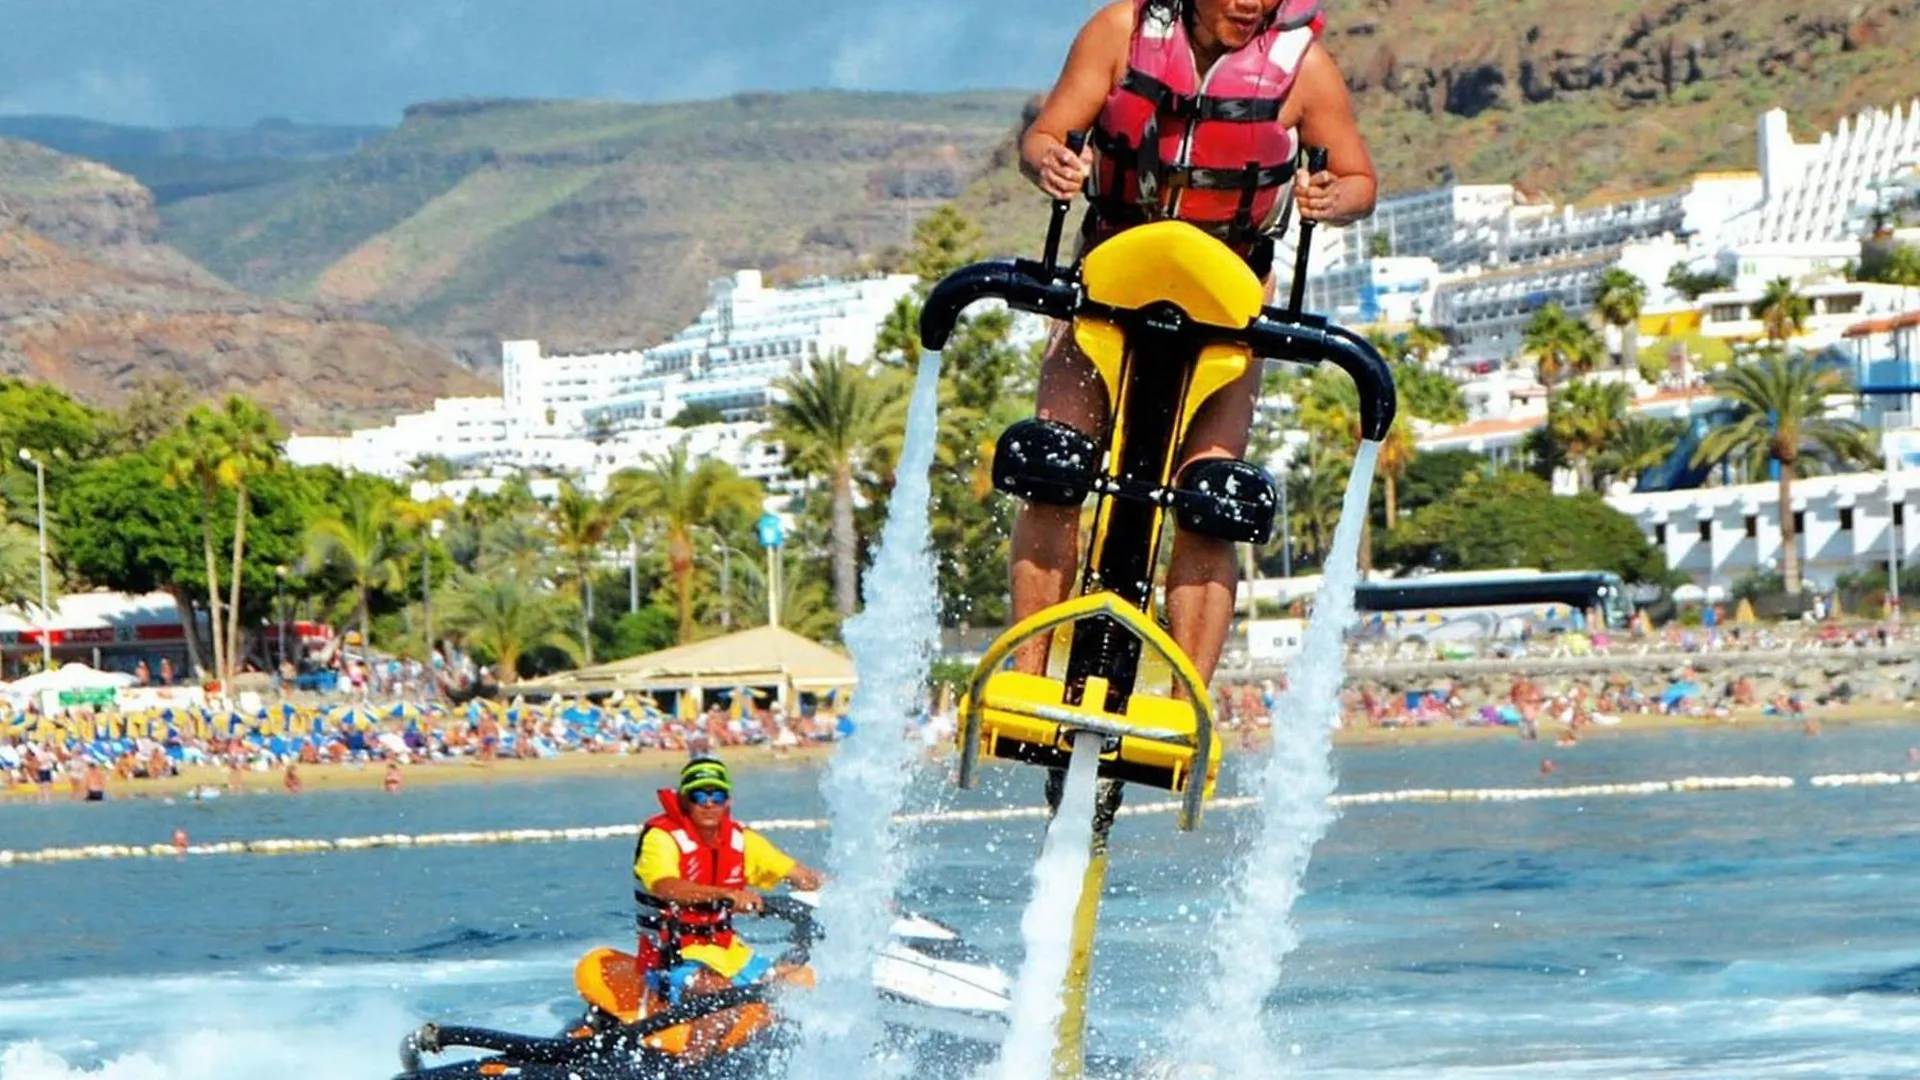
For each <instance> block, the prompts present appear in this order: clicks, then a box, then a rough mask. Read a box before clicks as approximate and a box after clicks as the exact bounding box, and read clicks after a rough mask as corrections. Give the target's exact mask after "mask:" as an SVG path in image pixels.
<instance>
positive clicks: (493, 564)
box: [474, 514, 553, 580]
mask: <svg viewBox="0 0 1920 1080" xmlns="http://www.w3.org/2000/svg"><path fill="white" fill-rule="evenodd" d="M552 548H553V534H552V533H550V532H548V531H547V530H546V528H545V527H544V526H543V525H542V524H541V522H540V519H539V518H538V517H536V516H534V515H532V514H526V515H515V516H513V517H506V518H501V519H500V520H498V521H491V522H488V523H486V524H485V525H484V526H482V527H481V529H480V543H479V554H478V555H477V557H476V558H475V560H474V561H475V565H476V566H477V567H478V568H480V569H482V570H486V571H489V572H491V571H499V572H502V573H509V574H516V575H519V576H520V577H524V578H527V579H528V580H536V579H538V578H542V577H545V576H546V574H547V572H548V570H549V569H551V563H552V560H553V551H552Z"/></svg>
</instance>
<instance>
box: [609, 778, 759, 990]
mask: <svg viewBox="0 0 1920 1080" xmlns="http://www.w3.org/2000/svg"><path fill="white" fill-rule="evenodd" d="M659 795H660V807H661V812H660V813H658V814H655V815H654V816H653V817H651V818H649V819H647V823H646V825H645V826H644V827H643V828H641V830H640V839H639V840H638V841H637V842H636V843H635V844H634V848H633V861H634V863H635V865H636V866H637V865H638V864H639V862H640V850H641V848H642V847H643V846H644V845H645V844H646V842H647V834H648V833H651V832H653V831H654V830H656V829H657V830H659V831H661V832H664V833H666V834H667V835H668V836H670V837H672V838H673V842H674V845H675V846H676V847H678V848H679V849H680V878H681V880H683V881H690V882H692V883H694V884H695V885H717V886H719V887H721V888H724V889H740V888H745V887H746V884H747V830H746V829H744V828H742V827H741V826H740V825H739V823H738V822H736V821H734V820H733V815H732V814H731V813H728V815H727V816H726V817H725V818H723V819H721V822H720V841H721V842H720V843H719V844H717V845H715V844H709V843H707V842H706V841H705V840H703V839H701V838H700V831H699V830H698V829H696V828H694V826H693V822H692V821H689V820H688V819H687V816H686V815H685V814H683V813H681V811H680V796H679V794H678V793H677V792H675V791H674V790H673V789H671V788H663V789H661V791H660V792H659ZM633 896H634V899H635V900H637V901H639V902H640V904H641V905H642V906H643V908H652V909H654V910H655V911H658V912H659V914H654V913H653V912H652V911H647V910H642V911H641V913H640V918H639V924H640V928H641V929H642V930H643V931H648V932H649V933H647V934H643V935H642V936H641V938H640V964H641V966H642V967H643V968H651V967H659V966H661V964H662V961H663V955H662V954H663V953H673V952H677V951H678V950H679V948H680V947H682V946H685V945H694V944H714V945H719V946H722V947H725V946H728V945H731V944H733V916H732V915H731V914H730V913H728V912H727V911H725V910H718V911H702V910H690V909H687V908H682V907H678V906H675V905H672V904H668V903H666V902H665V901H663V900H661V899H660V898H659V897H657V896H654V895H653V894H652V893H650V892H647V891H646V889H645V887H643V886H641V885H639V884H638V883H637V882H636V884H635V888H634V890H633Z"/></svg>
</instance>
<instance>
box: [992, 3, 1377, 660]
mask: <svg viewBox="0 0 1920 1080" xmlns="http://www.w3.org/2000/svg"><path fill="white" fill-rule="evenodd" d="M1324 25H1325V20H1324V16H1323V15H1322V14H1321V12H1320V3H1319V0H1119V2H1117V3H1111V4H1108V5H1106V6H1105V7H1103V8H1101V9H1100V10H1099V11H1098V12H1096V13H1095V14H1094V16H1093V17H1092V19H1090V20H1089V21H1088V22H1087V24H1086V26H1085V27H1084V28H1083V29H1082V30H1081V31H1080V34H1079V36H1078V37H1077V38H1076V39H1075V40H1074V42H1073V47H1072V49H1071V50H1070V51H1069V52H1068V54H1067V60H1066V65H1065V67H1064V68H1063V69H1062V71H1061V73H1060V78H1059V81H1058V82H1057V83H1056V84H1055V85H1054V87H1053V90H1052V91H1051V92H1050V93H1049V94H1048V95H1047V98H1046V102H1045V103H1044V104H1043V105H1042V106H1041V109H1040V112H1039V115H1037V116H1036V117H1035V118H1034V121H1033V124H1032V125H1031V126H1030V127H1029V128H1028V129H1027V132H1026V135H1025V136H1024V137H1023V139H1022V142H1021V166H1022V171H1023V172H1024V173H1025V174H1026V176H1027V178H1028V179H1030V180H1032V181H1033V182H1034V183H1035V184H1036V185H1038V186H1039V188H1040V189H1041V190H1042V191H1044V192H1046V193H1047V194H1048V195H1051V196H1053V197H1054V198H1056V199H1071V198H1073V197H1074V196H1075V195H1076V194H1079V193H1080V192H1081V191H1082V189H1083V188H1084V189H1085V190H1086V193H1087V196H1088V202H1089V209H1088V212H1087V217H1086V221H1085V224H1084V228H1083V230H1082V236H1081V245H1082V252H1081V253H1082V254H1084V253H1085V251H1086V250H1087V249H1088V248H1091V247H1092V246H1094V245H1096V244H1098V243H1100V242H1101V241H1103V240H1105V239H1107V238H1108V237H1110V236H1112V235H1114V234H1115V233H1116V232H1119V231H1120V230H1122V229H1125V228H1127V227H1129V226H1131V225H1135V224H1139V223H1141V222H1145V221H1151V220H1156V219H1162V218H1175V219H1178V220H1182V221H1186V222H1189V223H1191V224H1193V225H1196V226H1198V227H1200V228H1202V229H1204V230H1206V231H1208V232H1210V233H1212V234H1213V235H1215V236H1217V237H1219V238H1220V239H1221V240H1222V241H1224V242H1225V243H1226V244H1227V246H1228V247H1230V248H1232V249H1233V250H1234V251H1235V252H1237V253H1239V254H1240V255H1241V256H1242V257H1243V258H1245V259H1246V261H1247V263H1248V265H1249V266H1251V267H1252V268H1253V270H1254V272H1255V273H1256V274H1258V275H1260V276H1261V277H1262V278H1263V279H1265V282H1266V285H1267V288H1268V291H1269V294H1271V291H1272V288H1273V274H1272V270H1273V257H1274V244H1273V234H1274V232H1276V231H1278V230H1283V229H1284V228H1285V227H1286V217H1285V213H1286V206H1287V200H1286V199H1285V197H1284V195H1285V187H1286V186H1287V185H1288V184H1291V185H1292V188H1293V202H1294V203H1296V204H1297V205H1298V206H1299V208H1300V213H1301V216H1302V217H1305V218H1308V219H1311V220H1314V221H1319V222H1326V223H1328V224H1332V225H1347V224H1351V223H1352V222H1354V221H1357V220H1359V219H1361V218H1364V217H1366V216H1368V215H1369V214H1371V213H1373V207H1374V199H1375V194H1376V191H1375V189H1376V181H1375V177H1374V168H1373V160H1372V157H1371V155H1370V154H1369V153H1368V150H1367V144H1366V141H1365V139H1363V138H1362V137H1361V134H1360V131H1359V128H1358V126H1357V124H1356V123H1355V120H1354V115H1353V103H1352V101H1351V99H1350V98H1349V96H1348V93H1347V85H1346V82H1345V80H1344V79H1343V78H1342V76H1341V74H1340V69H1339V68H1338V67H1337V66H1336V65H1335V63H1334V60H1333V57H1332V56H1331V55H1329V54H1328V52H1327V50H1326V48H1325V47H1324V46H1323V45H1322V44H1321V43H1320V33H1321V31H1322V29H1323V27H1324ZM1089 130H1090V131H1091V137H1090V139H1089V144H1088V145H1087V146H1086V148H1085V149H1084V150H1083V151H1082V152H1080V153H1077V154H1076V153H1075V152H1073V151H1072V150H1070V149H1068V148H1067V145H1066V139H1067V136H1068V134H1069V133H1071V132H1079V131H1089ZM1303 145H1304V146H1311V147H1323V148H1325V149H1326V151H1327V168H1326V169H1325V171H1322V172H1318V173H1314V174H1312V175H1306V174H1305V172H1304V171H1302V172H1301V173H1299V174H1296V173H1295V172H1294V164H1295V159H1296V157H1297V156H1298V150H1299V148H1300V147H1301V146H1303ZM1261 369H1262V365H1259V364H1254V365H1251V366H1250V367H1249V368H1248V369H1247V374H1246V375H1245V377H1243V378H1242V379H1241V380H1240V383H1239V384H1238V385H1236V386H1232V387H1229V388H1227V389H1226V390H1223V391H1221V392H1220V393H1219V394H1217V395H1215V396H1214V397H1213V398H1211V399H1210V400H1208V401H1207V402H1206V404H1205V405H1203V406H1202V407H1201V409H1200V411H1199V414H1198V415H1196V416H1195V417H1194V419H1193V423H1192V426H1191V427H1190V428H1189V429H1188V431H1187V437H1186V443H1185V445H1184V446H1182V447H1181V449H1180V454H1181V462H1180V468H1181V469H1182V470H1184V469H1186V468H1187V467H1188V466H1189V464H1190V463H1192V462H1194V461H1196V460H1200V459H1203V458H1216V457H1226V458H1241V457H1245V456H1246V451H1247V439H1248V434H1249V431H1250V429H1251V427H1252V423H1253V412H1254V400H1255V399H1256V398H1257V397H1258V396H1259V393H1260V376H1261ZM1039 382H1040V385H1039V392H1038V395H1037V398H1038V400H1037V401H1036V402H1035V406H1036V407H1035V414H1036V415H1037V416H1039V417H1041V418H1042V419H1049V420H1054V421H1057V422H1059V423H1063V424H1067V425H1069V426H1071V427H1073V428H1076V429H1078V430H1080V431H1081V432H1083V433H1085V434H1087V435H1090V436H1092V437H1093V438H1094V439H1095V440H1096V441H1099V440H1101V439H1102V435H1101V432H1102V431H1103V430H1104V428H1105V427H1106V424H1107V421H1108V416H1107V410H1108V404H1107V395H1106V390H1105V387H1104V386H1103V385H1102V383H1101V381H1100V378H1099V376H1098V375H1097V374H1095V372H1094V370H1093V366H1092V365H1091V364H1090V363H1089V362H1088V361H1087V359H1086V357H1085V356H1083V355H1081V353H1080V350H1079V349H1078V348H1076V347H1075V346H1074V344H1073V336H1072V334H1070V333H1066V332H1065V331H1064V328H1061V329H1057V330H1056V332H1055V334H1054V337H1053V340H1052V342H1051V343H1050V345H1049V347H1048V349H1047V354H1046V358H1045V360H1044V361H1043V362H1042V365H1041V369H1040V380H1039ZM1016 514H1017V516H1016V518H1015V520H1014V526H1013V538H1012V549H1013V550H1012V568H1011V569H1012V575H1011V576H1012V586H1013V612H1012V615H1013V619H1014V621H1016V622H1017V621H1019V620H1021V619H1024V618H1026V617H1027V616H1029V615H1032V614H1034V613H1035V612H1037V611H1040V610H1041V609H1043V608H1046V607H1049V606H1051V605H1053V604H1057V603H1059V602H1061V601H1063V600H1065V599H1066V598H1067V595H1068V592H1069V590H1070V589H1071V588H1072V586H1073V579H1074V571H1075V567H1076V565H1077V564H1078V561H1079V558H1078V547H1079V526H1080V508H1079V507H1077V506H1051V505H1046V504H1044V503H1039V502H1022V503H1021V504H1020V506H1019V509H1018V510H1017V511H1016ZM1234 576H1235V574H1234V558H1233V545H1232V544H1231V543H1228V542H1227V541H1224V540H1218V539H1214V538H1212V537H1207V536H1202V535H1199V534H1197V533H1192V532H1188V531H1187V530H1185V529H1180V530H1177V531H1176V536H1175V539H1174V546H1173V558H1172V562H1171V564H1170V566H1169V569H1168V571H1167V579H1166V592H1167V602H1166V616H1167V620H1168V623H1169V629H1170V630H1171V632H1172V635H1173V638H1174V640H1175V641H1176V642H1178V643H1179V644H1180V647H1181V648H1182V649H1183V650H1185V652H1186V653H1187V655H1188V656H1189V657H1191V658H1192V660H1193V663H1194V666H1195V667H1196V668H1197V669H1199V673H1200V677H1201V680H1202V682H1203V683H1205V682H1206V681H1209V680H1211V679H1212V677H1213V670H1214V667H1215V665H1216V664H1217V663H1218V662H1219V659H1220V650H1221V647H1222V646H1223V645H1224V644H1225V642H1226V636H1227V631H1228V628H1229V626H1230V625H1231V623H1232V619H1233V598H1234ZM1048 647H1049V641H1048V639H1047V638H1046V637H1044V636H1043V637H1041V638H1037V639H1035V640H1034V641H1032V642H1029V643H1028V644H1027V645H1025V646H1023V647H1022V649H1021V651H1020V652H1019V653H1018V654H1016V656H1015V658H1014V666H1015V667H1016V668H1017V669H1019V670H1021V671H1025V672H1028V673H1031V674H1041V673H1043V672H1044V669H1045V665H1046V659H1047V654H1048Z"/></svg>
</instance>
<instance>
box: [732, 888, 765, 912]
mask: <svg viewBox="0 0 1920 1080" xmlns="http://www.w3.org/2000/svg"><path fill="white" fill-rule="evenodd" d="M727 903H729V904H732V905H733V910H735V911H737V912H739V913H740V914H742V915H758V914H760V912H762V911H764V910H766V906H767V902H766V901H765V900H764V899H762V898H761V896H760V894H759V893H757V892H754V891H753V890H752V889H735V890H733V891H732V892H730V893H728V894H727Z"/></svg>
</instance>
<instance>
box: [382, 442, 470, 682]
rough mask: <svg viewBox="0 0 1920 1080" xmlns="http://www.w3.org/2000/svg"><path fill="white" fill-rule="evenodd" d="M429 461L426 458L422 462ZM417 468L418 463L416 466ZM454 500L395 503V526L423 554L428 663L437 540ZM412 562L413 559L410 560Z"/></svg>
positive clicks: (403, 499) (424, 653)
mask: <svg viewBox="0 0 1920 1080" xmlns="http://www.w3.org/2000/svg"><path fill="white" fill-rule="evenodd" d="M421 460H426V459H424V458H423V459H421ZM415 464H416V465H417V464H418V462H416V463H415ZM455 516H456V515H455V507H454V504H453V501H452V500H451V499H447V498H435V499H428V500H426V501H425V502H415V501H414V500H412V499H410V498H407V497H405V496H402V497H400V498H397V499H395V500H394V501H393V523H394V527H395V528H396V529H397V530H398V531H399V533H400V535H401V536H403V537H405V538H406V539H408V540H410V541H412V543H413V545H414V550H415V551H417V552H418V553H419V555H420V610H421V614H422V615H424V616H425V618H424V620H423V621H424V622H425V624H426V625H425V626H423V627H422V628H421V629H422V630H423V631H425V635H424V636H425V644H426V647H425V649H423V650H422V656H423V657H425V659H426V660H428V661H429V662H431V661H432V659H433V648H434V646H433V637H434V635H433V632H432V627H433V582H432V571H431V569H430V567H431V566H432V559H433V549H434V540H435V538H436V535H437V533H438V531H439V529H438V528H437V526H444V525H445V524H446V521H447V519H448V518H453V517H455ZM409 561H411V560H409Z"/></svg>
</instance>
